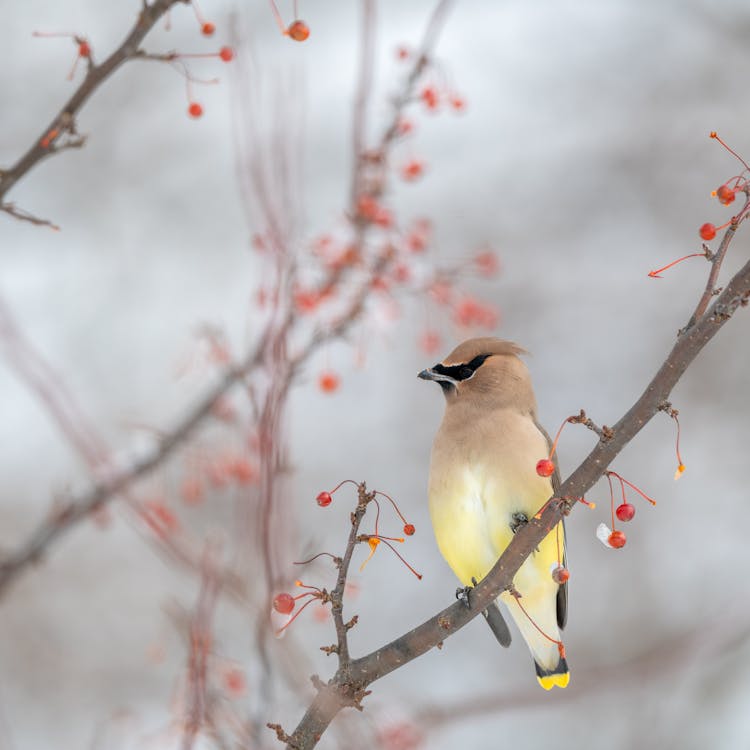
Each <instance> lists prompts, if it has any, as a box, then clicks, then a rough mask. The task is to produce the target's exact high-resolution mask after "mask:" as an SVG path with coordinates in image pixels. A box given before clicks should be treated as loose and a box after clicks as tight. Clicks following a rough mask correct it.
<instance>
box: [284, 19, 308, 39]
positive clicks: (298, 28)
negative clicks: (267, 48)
mask: <svg viewBox="0 0 750 750" xmlns="http://www.w3.org/2000/svg"><path fill="white" fill-rule="evenodd" d="M286 34H287V36H288V37H289V38H290V39H294V41H295V42H304V41H305V39H307V37H309V36H310V27H309V26H308V25H307V24H306V23H305V22H304V21H300V20H297V21H295V22H294V23H292V24H291V25H290V26H289V28H288V29H287V30H286Z"/></svg>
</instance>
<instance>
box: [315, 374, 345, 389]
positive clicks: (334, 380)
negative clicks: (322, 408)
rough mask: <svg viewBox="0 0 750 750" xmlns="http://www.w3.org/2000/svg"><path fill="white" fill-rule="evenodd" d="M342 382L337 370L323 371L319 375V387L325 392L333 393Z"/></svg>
mask: <svg viewBox="0 0 750 750" xmlns="http://www.w3.org/2000/svg"><path fill="white" fill-rule="evenodd" d="M340 384H341V378H339V376H338V375H337V374H336V373H335V372H330V371H327V372H322V373H321V374H320V376H319V377H318V387H319V388H320V390H321V391H323V393H333V392H334V391H336V390H338V387H339V385H340Z"/></svg>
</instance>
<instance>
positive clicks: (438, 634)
mask: <svg viewBox="0 0 750 750" xmlns="http://www.w3.org/2000/svg"><path fill="white" fill-rule="evenodd" d="M727 235H728V239H727V236H725V238H724V239H725V241H726V242H727V243H729V242H730V241H731V238H732V237H733V236H734V228H730V229H728V230H727ZM749 299H750V262H748V263H747V264H745V266H744V267H743V268H742V269H741V270H740V271H739V272H738V273H737V274H736V275H735V276H734V277H733V278H732V279H731V281H730V282H729V283H728V284H727V286H726V287H725V288H724V291H723V292H722V293H721V294H720V295H719V297H718V298H717V300H716V301H715V302H714V304H713V305H712V306H711V307H710V308H709V309H708V311H707V312H706V313H704V314H703V316H702V317H701V318H700V319H699V320H698V321H697V322H695V323H694V324H692V325H691V324H690V323H689V324H688V326H686V328H685V329H684V330H683V332H681V335H680V336H679V338H678V339H677V343H676V344H675V345H674V347H673V348H672V351H671V352H670V353H669V355H668V356H667V358H666V359H665V361H664V363H663V364H662V366H661V367H660V368H659V370H658V372H657V373H656V375H654V377H653V378H652V380H651V382H650V383H649V384H648V385H647V386H646V389H645V390H644V392H643V394H642V395H641V397H640V398H639V399H638V400H637V401H636V402H635V404H634V405H633V406H632V407H631V408H630V410H629V411H628V412H627V413H626V414H625V415H624V416H623V417H622V418H621V419H620V420H619V421H618V422H617V423H616V424H615V425H614V426H613V427H612V428H611V435H610V436H609V437H608V439H604V437H602V438H600V440H599V442H598V443H597V444H596V446H595V447H594V449H593V450H592V451H591V453H589V455H588V456H587V457H586V458H585V459H584V461H583V462H582V463H581V464H580V465H579V467H578V468H577V469H576V470H575V471H574V472H573V473H572V474H571V475H570V476H569V477H568V479H566V481H565V482H563V484H562V486H561V487H560V490H559V493H558V496H557V497H555V498H552V499H551V500H550V501H549V502H548V503H546V504H545V506H544V507H543V508H542V509H541V510H540V512H539V513H538V514H537V515H536V516H535V517H534V518H532V519H531V520H530V521H529V523H528V524H526V525H525V526H524V527H523V528H521V529H520V530H519V531H518V533H516V534H515V536H514V537H513V539H512V540H511V542H510V544H509V545H508V547H507V548H506V550H505V551H504V552H503V554H502V555H501V556H500V559H499V560H498V561H497V562H496V563H495V565H494V567H493V568H492V570H491V571H490V572H489V573H488V575H487V576H486V577H485V578H484V579H483V580H482V581H480V583H479V584H478V585H477V587H476V588H475V589H474V590H473V591H472V596H471V608H470V609H469V608H467V607H466V606H465V605H464V604H463V603H461V602H456V603H454V604H452V605H451V606H450V607H447V608H446V609H444V610H442V611H441V612H439V613H438V614H437V615H435V616H434V617H432V618H430V619H429V620H427V621H426V622H424V623H422V624H421V625H419V626H418V627H416V628H414V629H413V630H411V631H410V632H408V633H406V634H404V635H403V636H401V637H400V638H397V639H395V640H394V641H391V643H389V644H387V645H385V646H383V647H381V648H379V649H377V650H376V651H373V652H372V653H370V654H368V655H366V656H363V657H361V658H359V659H355V660H354V661H352V662H351V663H349V664H348V665H346V667H345V668H343V667H341V666H340V667H339V669H338V670H337V671H336V674H335V675H334V676H333V678H331V680H330V681H329V682H328V683H327V684H324V683H321V682H318V683H317V687H318V694H317V695H316V697H315V698H314V699H313V702H312V704H311V705H310V706H309V708H308V709H307V711H306V713H305V715H304V716H303V718H302V720H301V721H300V722H299V724H298V725H297V728H296V729H295V730H294V732H293V733H292V734H291V735H284V739H285V741H286V742H287V748H288V750H308V749H309V748H312V747H315V745H316V744H317V743H318V741H319V740H320V738H321V737H322V735H323V733H324V732H325V731H326V729H327V727H328V726H329V724H330V723H331V721H332V720H333V718H334V717H335V716H336V714H337V713H338V712H339V711H340V710H341V709H342V708H343V707H344V706H347V705H352V697H353V696H361V695H363V694H364V692H365V691H366V689H367V687H368V686H369V685H371V684H372V683H373V682H375V681H376V680H378V679H380V678H381V677H384V676H385V675H387V674H390V673H391V672H393V671H394V670H396V669H398V668H399V667H402V666H403V665H404V664H407V663H408V662H410V661H412V660H413V659H416V658H417V657H418V656H421V655H422V654H424V653H426V652H427V651H429V650H430V649H431V648H434V647H435V646H437V645H438V644H440V643H441V642H442V641H443V640H445V638H447V637H449V636H450V635H452V634H453V633H455V632H456V631H458V630H459V629H460V628H462V627H463V626H464V625H466V624H467V623H468V622H470V621H471V620H472V619H473V618H474V617H476V616H477V614H479V613H480V612H482V611H484V610H485V609H486V608H487V606H488V605H489V604H491V603H492V602H493V601H494V600H495V599H497V597H498V596H499V595H500V593H501V592H502V591H504V590H506V589H507V588H508V587H509V586H510V585H511V584H512V581H513V577H514V575H515V574H516V572H517V571H518V569H519V568H520V567H521V565H522V564H523V562H524V560H526V558H527V557H528V556H529V555H530V554H531V553H532V552H533V551H534V549H536V548H537V547H538V546H539V545H540V544H541V542H542V541H543V540H544V538H545V537H546V536H547V534H548V533H549V532H550V531H551V530H552V529H553V528H554V527H555V526H556V525H557V524H558V523H559V521H560V520H561V519H562V518H563V517H564V516H565V515H567V514H569V513H570V512H571V510H572V508H573V506H574V505H575V504H577V501H576V499H575V498H580V497H583V496H584V495H585V493H586V492H587V491H588V490H589V489H590V488H591V487H592V486H593V485H594V484H595V482H597V481H598V479H599V478H600V477H601V476H602V475H603V473H604V471H605V470H606V469H607V467H608V466H609V464H610V463H611V462H612V460H613V459H614V458H615V457H616V456H617V455H618V454H619V453H620V452H621V451H622V450H623V448H624V447H625V446H626V445H627V444H628V443H629V442H630V441H631V440H632V439H633V438H634V437H635V436H636V435H637V434H638V433H639V432H640V431H641V430H642V429H643V427H644V426H645V425H646V424H647V423H648V422H649V421H650V420H651V419H652V417H653V416H654V415H655V414H656V413H657V412H658V411H659V409H660V406H661V404H662V403H663V402H665V401H666V400H667V399H668V397H669V394H670V393H671V391H672V389H673V388H674V386H675V384H676V383H677V382H678V380H679V379H680V378H681V377H682V375H683V374H684V372H685V371H686V370H687V368H688V367H689V365H690V364H691V363H692V362H693V360H694V359H695V358H696V357H697V355H698V354H699V353H700V351H701V350H702V349H703V347H704V346H705V345H706V344H707V343H708V342H709V341H710V340H711V339H712V338H713V337H714V336H715V335H716V333H718V331H719V330H720V329H721V327H722V326H723V325H724V324H725V323H726V322H727V321H728V320H729V319H730V318H731V317H732V316H733V315H734V313H735V312H736V311H737V309H738V308H739V307H741V306H743V307H744V306H747V304H748V300H749Z"/></svg>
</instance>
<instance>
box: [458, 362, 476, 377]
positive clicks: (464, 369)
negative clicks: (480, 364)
mask: <svg viewBox="0 0 750 750" xmlns="http://www.w3.org/2000/svg"><path fill="white" fill-rule="evenodd" d="M473 374H474V370H473V368H472V367H470V366H469V365H461V367H459V368H458V378H457V379H458V380H466V379H467V378H470V377H471V376H472V375H473Z"/></svg>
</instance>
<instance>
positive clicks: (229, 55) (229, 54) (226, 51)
mask: <svg viewBox="0 0 750 750" xmlns="http://www.w3.org/2000/svg"><path fill="white" fill-rule="evenodd" d="M219 57H220V58H221V59H222V60H223V61H224V62H231V61H232V60H234V50H233V49H232V48H231V47H222V48H221V49H220V50H219Z"/></svg>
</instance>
